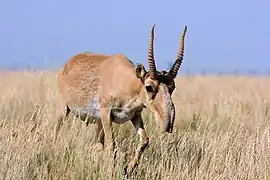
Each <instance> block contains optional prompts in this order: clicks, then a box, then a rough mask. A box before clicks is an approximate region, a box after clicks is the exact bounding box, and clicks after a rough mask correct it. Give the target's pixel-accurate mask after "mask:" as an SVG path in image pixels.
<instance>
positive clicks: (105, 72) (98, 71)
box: [55, 25, 187, 173]
mask: <svg viewBox="0 0 270 180" xmlns="http://www.w3.org/2000/svg"><path fill="white" fill-rule="evenodd" d="M154 28H155V25H153V27H152V31H151V37H150V41H149V50H148V63H149V72H148V71H146V69H145V67H144V66H143V65H142V64H137V65H136V66H135V65H134V64H133V63H132V62H131V61H130V60H128V59H127V58H126V57H125V56H124V55H123V54H115V55H103V54H92V53H80V54H77V55H75V56H73V57H72V58H71V59H69V60H68V62H67V63H66V64H65V65H64V67H63V69H62V70H61V71H60V73H59V77H58V84H59V91H60V94H61V96H62V99H63V101H64V103H65V113H64V114H62V115H61V116H60V117H59V119H58V124H57V126H56V129H55V130H56V131H55V141H56V139H57V135H58V132H59V130H60V127H61V126H62V125H63V122H62V121H63V119H65V118H66V117H67V116H68V115H69V114H70V112H73V113H75V114H76V115H77V116H78V117H80V118H81V119H82V120H85V121H86V123H87V124H88V123H97V124H98V128H97V136H96V140H97V142H98V143H100V144H101V145H102V146H104V138H106V142H107V143H108V147H109V148H110V149H111V150H115V141H114V135H113V133H112V122H114V123H117V124H122V123H125V122H127V121H131V122H132V124H133V125H134V128H135V129H136V131H137V134H138V135H139V137H140V143H139V145H138V148H137V150H136V154H135V157H134V159H133V160H132V161H131V163H130V166H129V168H128V173H131V172H132V171H133V169H134V168H135V166H136V165H137V163H138V160H139V158H140V156H141V154H142V152H143V150H144V149H145V147H147V145H148V142H149V138H148V136H147V133H146V131H145V129H144V125H143V120H142V117H141V112H142V110H143V108H146V107H148V108H150V110H151V111H152V112H153V113H154V114H155V117H156V121H157V122H158V123H157V124H158V125H159V127H160V130H161V132H168V133H171V132H172V130H173V124H174V118H175V107H174V104H173V101H172V98H171V94H172V93H173V91H174V89H175V82H174V79H175V77H176V75H177V72H178V70H179V68H180V65H181V63H182V60H183V55H184V38H185V34H186V31H187V27H186V26H185V29H184V32H183V34H182V36H181V46H180V50H179V52H178V55H177V59H176V61H175V63H174V65H173V66H172V68H171V69H170V70H169V71H168V72H167V71H161V72H159V71H157V70H156V66H155V60H154V52H153V40H154Z"/></svg>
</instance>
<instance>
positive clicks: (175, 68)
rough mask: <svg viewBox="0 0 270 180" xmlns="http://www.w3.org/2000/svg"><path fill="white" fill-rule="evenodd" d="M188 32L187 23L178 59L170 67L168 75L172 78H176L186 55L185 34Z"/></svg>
mask: <svg viewBox="0 0 270 180" xmlns="http://www.w3.org/2000/svg"><path fill="white" fill-rule="evenodd" d="M186 32H187V26H186V25H185V28H184V32H183V33H182V35H181V41H180V48H179V51H178V53H177V57H176V61H175V62H174V64H173V66H172V68H171V69H170V71H169V73H168V76H170V77H171V78H173V79H174V78H175V77H176V75H177V72H178V70H179V68H180V66H181V64H182V61H183V57H184V46H185V35H186Z"/></svg>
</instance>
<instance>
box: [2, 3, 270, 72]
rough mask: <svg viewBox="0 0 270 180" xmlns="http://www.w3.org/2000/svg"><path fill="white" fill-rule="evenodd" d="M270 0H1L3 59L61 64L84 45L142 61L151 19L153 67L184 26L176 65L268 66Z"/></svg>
mask: <svg viewBox="0 0 270 180" xmlns="http://www.w3.org/2000/svg"><path fill="white" fill-rule="evenodd" d="M269 7H270V1H266V0H258V1H255V0H245V1H240V0H239V1H233V0H227V1H214V0H204V1H179V0H178V1H176V0H174V1H173V0H171V1H157V0H156V1H153V0H148V1H142V0H137V1H124V0H115V1H104V0H99V1H89V0H88V1H87V0H78V1H71V0H70V1H68V0H66V1H64V0H58V1H56V0H55V1H52V0H46V1H45V0H43V1H41V0H40V1H37V0H36V1H34V0H24V1H22V0H21V1H19V0H9V1H8V0H3V1H1V2H0V23H1V28H0V52H1V59H0V67H1V68H6V67H20V68H21V67H27V66H28V65H30V66H33V67H45V68H49V67H53V68H59V67H61V66H62V65H63V64H64V63H65V62H66V61H67V60H68V58H70V57H71V56H73V55H75V54H76V53H79V52H83V51H91V52H96V53H104V54H115V53H124V54H125V55H126V56H128V57H129V58H130V59H131V60H133V61H134V62H137V63H143V64H144V65H145V66H147V67H148V64H147V46H148V40H149V35H150V30H151V27H152V25H153V24H154V23H155V24H156V31H155V32H156V36H155V57H156V63H157V67H158V68H159V69H166V68H167V67H168V64H169V63H171V62H173V61H174V60H175V57H176V53H177V50H178V48H179V40H180V35H181V32H182V31H183V29H184V25H187V26H188V32H187V35H186V49H185V57H184V62H183V66H182V69H181V71H183V72H184V71H186V70H192V71H202V69H205V71H206V72H208V71H231V70H238V71H249V70H254V71H266V70H269V69H270V58H269V53H268V52H269V50H270V23H269V19H270V11H269V9H270V8H269Z"/></svg>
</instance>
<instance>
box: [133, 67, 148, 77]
mask: <svg viewBox="0 0 270 180" xmlns="http://www.w3.org/2000/svg"><path fill="white" fill-rule="evenodd" d="M135 69H136V76H137V78H139V79H141V78H144V76H145V74H146V70H145V68H144V66H143V65H142V64H137V65H136V68H135Z"/></svg>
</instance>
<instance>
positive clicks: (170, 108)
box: [136, 25, 187, 133]
mask: <svg viewBox="0 0 270 180" xmlns="http://www.w3.org/2000/svg"><path fill="white" fill-rule="evenodd" d="M154 30H155V25H153V27H152V31H151V36H150V40H149V48H148V64H149V71H146V69H145V67H144V66H143V65H142V64H138V65H137V66H136V75H137V77H138V78H139V79H141V81H142V83H143V85H144V88H143V89H142V91H141V92H140V98H141V99H142V102H143V104H144V105H145V106H146V107H148V108H149V109H150V110H151V111H152V112H153V113H154V115H155V118H156V122H157V124H158V125H159V128H160V131H161V132H162V133H163V132H168V133H172V130H173V125H174V119H175V106H174V103H173V101H172V97H171V95H172V93H173V92H174V89H175V77H176V75H177V72H178V70H179V68H180V66H181V64H182V60H183V56H184V39H185V34H186V31H187V26H185V28H184V31H183V33H182V36H181V42H180V48H179V52H178V53H177V57H176V60H175V62H174V64H173V66H172V67H171V69H170V70H169V71H157V69H156V65H155V58H154V50H153V49H154V48H153V43H154Z"/></svg>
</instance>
